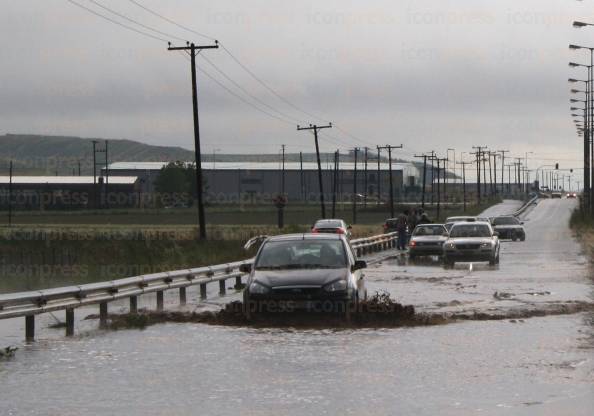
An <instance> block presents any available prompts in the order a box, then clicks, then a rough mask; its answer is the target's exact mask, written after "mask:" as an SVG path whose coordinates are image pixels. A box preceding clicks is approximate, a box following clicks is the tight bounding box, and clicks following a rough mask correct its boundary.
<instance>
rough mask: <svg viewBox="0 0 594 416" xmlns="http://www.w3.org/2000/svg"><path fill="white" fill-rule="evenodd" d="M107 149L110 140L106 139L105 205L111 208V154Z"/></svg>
mask: <svg viewBox="0 0 594 416" xmlns="http://www.w3.org/2000/svg"><path fill="white" fill-rule="evenodd" d="M107 149H108V141H107V140H105V182H104V183H105V206H106V207H107V208H109V156H108V154H107Z"/></svg>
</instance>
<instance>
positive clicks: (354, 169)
mask: <svg viewBox="0 0 594 416" xmlns="http://www.w3.org/2000/svg"><path fill="white" fill-rule="evenodd" d="M358 153H359V148H358V147H355V166H354V168H353V224H356V223H357V154H358Z"/></svg>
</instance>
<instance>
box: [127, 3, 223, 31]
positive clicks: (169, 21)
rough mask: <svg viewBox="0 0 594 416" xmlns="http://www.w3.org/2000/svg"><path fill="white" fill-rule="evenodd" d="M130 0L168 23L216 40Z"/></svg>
mask: <svg viewBox="0 0 594 416" xmlns="http://www.w3.org/2000/svg"><path fill="white" fill-rule="evenodd" d="M128 1H129V2H130V3H132V4H135V5H136V6H138V7H140V8H141V9H143V10H145V11H147V12H149V13H150V14H152V15H153V16H157V17H159V18H161V19H163V20H165V21H166V22H168V23H171V24H172V25H174V26H177V27H179V28H180V29H183V30H187V31H188V32H190V33H193V34H195V35H198V36H202V37H203V38H206V39H209V40H213V41H214V40H216V39H215V38H213V37H211V36H208V35H205V34H203V33H200V32H197V31H195V30H193V29H191V28H189V27H186V26H184V25H181V24H179V23H177V22H176V21H174V20H171V19H169V18H167V17H165V16H163V15H161V14H159V13H157V12H155V11H154V10H151V9H149V8H148V7H146V6H144V5H142V4H140V3H139V2H137V1H135V0H128Z"/></svg>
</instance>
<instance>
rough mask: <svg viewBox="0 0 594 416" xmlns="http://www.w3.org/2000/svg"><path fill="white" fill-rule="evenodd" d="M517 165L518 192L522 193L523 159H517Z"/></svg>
mask: <svg viewBox="0 0 594 416" xmlns="http://www.w3.org/2000/svg"><path fill="white" fill-rule="evenodd" d="M515 165H516V190H517V191H518V192H521V190H522V186H521V180H522V176H521V175H522V174H521V172H522V158H521V157H517V158H516V163H515Z"/></svg>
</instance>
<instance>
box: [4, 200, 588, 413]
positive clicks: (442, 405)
mask: <svg viewBox="0 0 594 416" xmlns="http://www.w3.org/2000/svg"><path fill="white" fill-rule="evenodd" d="M574 204H575V202H574V201H571V200H554V201H553V200H544V201H541V202H540V203H539V204H538V205H537V206H535V207H534V208H533V209H531V210H529V212H527V213H526V215H525V221H526V224H525V226H526V231H527V241H526V242H523V243H520V242H516V243H513V242H504V243H503V249H502V252H501V264H500V266H499V267H489V266H485V265H481V264H474V265H472V268H471V267H470V265H469V264H459V265H457V266H456V267H455V268H454V269H444V268H443V267H442V266H441V265H440V264H439V263H437V262H432V261H426V262H421V263H416V264H409V263H407V261H406V259H405V258H404V257H397V258H395V259H390V260H384V261H382V262H380V263H375V264H373V265H371V266H370V268H369V269H368V270H367V276H366V278H367V279H368V287H369V289H371V290H388V291H389V292H390V293H391V294H392V295H393V296H394V297H395V298H396V300H398V301H400V302H402V303H406V304H413V305H415V307H416V308H417V309H418V310H420V311H427V312H440V313H445V314H448V313H463V314H464V313H468V314H472V313H473V312H474V311H481V312H484V313H486V314H490V313H494V314H505V313H507V312H517V311H519V310H547V309H548V308H550V307H551V306H552V305H553V306H554V305H557V306H558V305H569V304H572V303H573V302H588V303H591V302H592V296H593V290H592V288H593V286H592V280H591V279H590V275H589V269H588V262H587V261H586V259H585V258H584V256H583V255H582V254H581V253H580V247H579V245H578V244H577V243H576V242H575V241H574V240H573V239H572V238H571V234H570V231H569V230H568V228H567V220H568V217H569V214H570V212H571V210H572V209H573V207H574ZM511 208H512V204H511V203H507V204H503V205H500V206H498V207H496V208H495V209H497V210H499V211H497V212H495V213H504V212H509V210H511ZM213 286H216V285H213ZM192 297H195V296H192ZM237 297H238V296H237V295H230V296H227V297H226V298H225V299H219V300H213V301H211V302H209V304H208V305H209V307H215V306H216V304H221V303H224V302H227V301H229V300H233V299H236V298H237ZM145 298H146V299H144V298H143V301H144V302H146V304H147V305H148V304H151V303H154V299H151V298H150V297H149V296H146V297H145ZM167 300H168V303H169V304H170V307H172V308H173V307H174V305H175V298H174V296H171V295H170V296H169V297H168V299H167ZM124 308H125V304H121V305H120V306H116V307H114V308H113V310H121V309H124ZM84 312H85V311H78V312H77V316H78V317H81V316H84V315H85V313H84ZM87 312H89V313H91V312H96V311H95V310H94V309H92V308H89V309H88V310H87ZM60 318H63V317H60ZM52 319H53V318H51V317H50V316H48V315H44V316H43V317H42V319H40V320H39V324H38V325H39V326H40V327H41V328H40V330H39V332H38V334H39V340H38V341H37V342H35V343H32V344H30V345H21V349H20V350H19V351H17V354H16V356H15V357H14V358H11V359H9V360H5V361H0V414H1V415H80V414H93V415H113V414H127V415H170V414H175V415H195V414H205V415H206V414H217V415H237V414H246V415H276V414H287V415H302V414H338V413H341V414H353V415H366V414H369V415H394V414H414V415H435V414H440V415H475V414H487V415H509V414H513V415H533V414H568V415H592V409H594V361H593V358H594V355H593V353H594V314H593V313H586V312H585V313H578V314H569V315H550V316H546V317H537V318H530V319H503V320H486V321H484V320H468V321H461V322H458V323H453V324H448V325H438V326H421V327H407V328H396V329H383V330H382V329H379V330H369V329H359V330H332V329H326V330H297V329H291V328H286V329H279V328H275V329H255V328H249V327H223V326H211V325H203V324H190V323H185V324H173V323H168V324H160V325H155V326H151V327H148V328H146V329H144V330H122V331H99V330H97V329H95V328H96V322H95V321H77V334H78V335H77V336H75V337H73V338H69V339H66V338H63V337H62V334H63V329H61V330H56V329H54V330H52V329H49V328H47V324H48V323H51V322H52ZM22 321H23V320H22V319H19V320H8V321H0V347H1V346H4V345H6V344H7V343H8V344H9V345H15V344H17V343H20V342H21V341H20V340H21V339H22V336H23V333H24V331H23V328H22V327H23V322H22Z"/></svg>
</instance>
